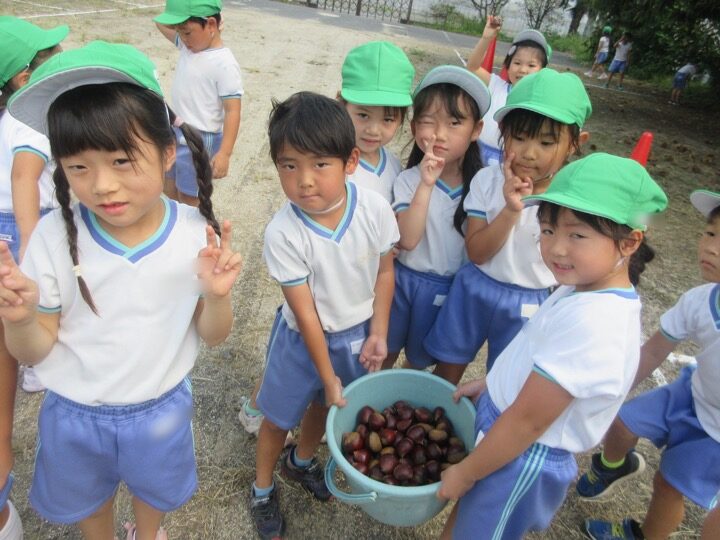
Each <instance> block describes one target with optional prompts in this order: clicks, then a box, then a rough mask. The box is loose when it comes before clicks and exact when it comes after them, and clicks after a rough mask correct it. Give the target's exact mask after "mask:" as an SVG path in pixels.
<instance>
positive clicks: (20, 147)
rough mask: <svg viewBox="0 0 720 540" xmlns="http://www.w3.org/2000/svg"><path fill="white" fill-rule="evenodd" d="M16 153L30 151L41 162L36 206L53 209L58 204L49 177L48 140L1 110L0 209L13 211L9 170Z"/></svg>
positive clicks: (8, 211) (52, 162) (51, 164)
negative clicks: (38, 202)
mask: <svg viewBox="0 0 720 540" xmlns="http://www.w3.org/2000/svg"><path fill="white" fill-rule="evenodd" d="M19 152H31V153H33V154H35V155H36V156H39V157H40V158H42V159H43V160H44V161H45V167H44V168H43V170H42V173H40V178H38V186H39V188H40V208H41V209H46V208H56V207H57V206H58V203H57V200H56V199H55V185H54V184H53V179H52V174H53V171H54V170H55V161H53V160H52V158H51V156H50V141H49V140H48V138H47V137H46V136H45V135H43V134H42V133H39V132H37V131H35V130H34V129H32V128H31V127H29V126H26V125H25V124H23V123H22V122H20V121H19V120H17V119H16V118H15V117H14V116H12V115H10V113H8V112H5V113H2V116H0V212H5V213H14V212H13V203H12V180H11V173H12V166H13V160H14V159H15V154H17V153H19Z"/></svg>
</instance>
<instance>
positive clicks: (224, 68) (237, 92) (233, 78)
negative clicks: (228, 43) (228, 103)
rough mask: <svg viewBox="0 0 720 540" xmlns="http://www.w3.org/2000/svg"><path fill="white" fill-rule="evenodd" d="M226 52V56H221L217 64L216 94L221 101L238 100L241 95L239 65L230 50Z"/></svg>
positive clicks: (241, 86)
mask: <svg viewBox="0 0 720 540" xmlns="http://www.w3.org/2000/svg"><path fill="white" fill-rule="evenodd" d="M227 52H228V54H226V55H223V56H222V62H219V63H218V69H217V71H216V77H217V79H216V86H217V93H218V96H220V98H221V99H229V98H240V97H241V96H242V95H243V85H242V74H241V72H240V65H239V64H238V63H237V61H236V60H235V57H234V56H233V55H232V53H231V52H230V49H228V50H227Z"/></svg>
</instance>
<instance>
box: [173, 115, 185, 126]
mask: <svg viewBox="0 0 720 540" xmlns="http://www.w3.org/2000/svg"><path fill="white" fill-rule="evenodd" d="M184 123H185V120H183V119H182V118H180V117H179V116H177V115H176V116H175V121H174V122H173V124H172V125H173V126H175V127H176V128H178V129H180V128H181V127H182V125H183V124H184Z"/></svg>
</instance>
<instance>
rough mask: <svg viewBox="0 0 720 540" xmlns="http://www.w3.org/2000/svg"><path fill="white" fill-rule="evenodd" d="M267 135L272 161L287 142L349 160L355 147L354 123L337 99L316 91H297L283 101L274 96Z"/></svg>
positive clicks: (311, 152) (314, 152) (275, 159)
mask: <svg viewBox="0 0 720 540" xmlns="http://www.w3.org/2000/svg"><path fill="white" fill-rule="evenodd" d="M268 138H269V139H270V157H271V158H272V160H273V163H277V160H278V155H279V154H280V152H282V149H283V147H284V146H285V145H290V146H292V147H293V148H295V149H296V150H298V151H299V152H305V153H310V154H315V155H318V156H327V157H337V158H340V159H342V161H343V163H347V161H348V159H350V155H351V154H352V151H353V149H354V148H355V126H353V123H352V120H351V119H350V115H349V114H348V112H347V111H346V110H345V107H344V106H343V104H342V103H340V102H339V101H337V100H336V99H330V98H329V97H326V96H321V95H320V94H316V93H314V92H297V93H296V94H293V95H292V96H290V97H289V98H287V99H286V100H285V101H282V102H279V101H277V100H275V99H273V100H272V111H271V112H270V120H269V122H268Z"/></svg>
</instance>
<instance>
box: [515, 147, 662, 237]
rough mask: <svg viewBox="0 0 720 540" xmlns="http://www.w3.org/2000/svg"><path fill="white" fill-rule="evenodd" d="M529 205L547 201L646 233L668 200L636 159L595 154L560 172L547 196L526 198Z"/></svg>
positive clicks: (567, 166)
mask: <svg viewBox="0 0 720 540" xmlns="http://www.w3.org/2000/svg"><path fill="white" fill-rule="evenodd" d="M523 201H524V202H525V204H526V205H528V206H531V205H534V204H539V203H540V201H547V202H551V203H554V204H557V205H559V206H564V207H566V208H571V209H572V210H577V211H579V212H584V213H586V214H592V215H594V216H600V217H604V218H607V219H609V220H611V221H614V222H615V223H620V224H622V225H628V226H629V227H632V228H633V229H639V230H641V231H644V230H646V229H647V224H648V222H649V220H650V216H652V215H653V214H656V213H658V212H662V211H663V210H665V208H666V207H667V204H668V199H667V196H666V195H665V193H664V192H663V190H662V189H661V188H660V186H658V185H657V184H656V183H655V180H653V179H652V178H651V177H650V175H649V174H648V172H647V171H646V170H645V167H643V166H642V165H640V164H639V163H638V162H637V161H635V160H634V159H629V158H622V157H618V156H612V155H610V154H603V153H596V154H590V155H589V156H587V157H584V158H582V159H579V160H577V161H573V162H572V163H570V164H569V165H566V166H565V167H563V168H562V169H560V170H559V171H558V173H557V174H556V175H555V178H554V179H553V181H552V183H551V184H550V186H549V187H548V188H547V191H546V192H545V193H541V194H538V195H530V196H528V197H523Z"/></svg>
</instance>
